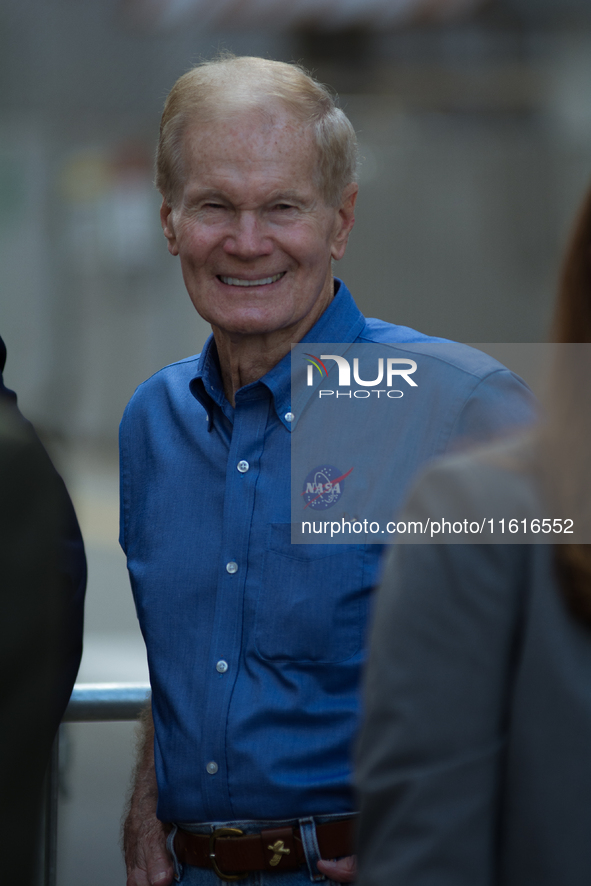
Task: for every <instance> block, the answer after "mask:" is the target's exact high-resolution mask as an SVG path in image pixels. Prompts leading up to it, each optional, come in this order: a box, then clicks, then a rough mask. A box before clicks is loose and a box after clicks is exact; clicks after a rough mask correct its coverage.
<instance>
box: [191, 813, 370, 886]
mask: <svg viewBox="0 0 591 886" xmlns="http://www.w3.org/2000/svg"><path fill="white" fill-rule="evenodd" d="M354 828H355V819H354V818H346V819H339V820H338V821H329V822H325V823H324V824H317V825H316V838H317V840H318V848H319V850H320V855H321V857H322V858H341V857H342V856H344V855H352V854H353V852H354V848H353V835H354ZM174 851H175V853H176V856H177V858H178V860H179V861H180V862H181V863H182V864H188V865H193V866H194V867H198V868H210V869H213V870H214V871H215V873H216V874H217V875H218V877H219V878H220V879H221V880H239V879H242V877H245V876H247V875H248V873H249V872H250V871H266V870H269V871H287V870H295V869H296V868H298V867H299V866H300V865H301V864H303V863H304V862H305V860H306V858H305V855H304V846H303V843H302V838H301V835H300V829H299V828H298V827H282V828H268V829H266V830H263V831H261V832H260V833H258V834H244V833H243V832H242V831H241V830H239V829H238V828H217V830H215V831H213V833H212V834H189V833H188V832H187V831H182V830H180V829H179V830H178V831H177V832H176V834H175V838H174Z"/></svg>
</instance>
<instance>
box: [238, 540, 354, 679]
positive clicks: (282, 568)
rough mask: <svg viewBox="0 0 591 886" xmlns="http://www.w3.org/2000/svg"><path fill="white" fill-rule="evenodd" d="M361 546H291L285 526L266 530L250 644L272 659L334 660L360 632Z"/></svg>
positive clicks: (347, 652) (347, 654)
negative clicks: (266, 538) (265, 546)
mask: <svg viewBox="0 0 591 886" xmlns="http://www.w3.org/2000/svg"><path fill="white" fill-rule="evenodd" d="M364 558H365V549H364V547H363V545H292V544H291V526H290V524H289V523H272V524H271V525H270V526H269V536H268V543H267V550H266V553H265V559H264V563H263V576H262V581H261V583H260V590H259V596H258V601H257V611H256V622H255V643H256V647H257V651H258V652H259V654H260V655H261V656H262V658H265V659H268V660H271V661H314V662H335V661H343V660H344V659H347V658H351V657H352V656H353V655H355V653H356V652H358V650H359V648H360V646H361V643H362V641H363V637H364V633H365V622H366V618H367V614H366V613H367V600H366V597H367V589H365V588H364V587H363V573H364Z"/></svg>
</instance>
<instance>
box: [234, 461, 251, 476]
mask: <svg viewBox="0 0 591 886" xmlns="http://www.w3.org/2000/svg"><path fill="white" fill-rule="evenodd" d="M249 467H250V465H249V463H248V462H247V461H244V459H242V461H239V462H238V465H237V468H238V470H239V471H240V473H241V474H246V472H247V470H248V469H249Z"/></svg>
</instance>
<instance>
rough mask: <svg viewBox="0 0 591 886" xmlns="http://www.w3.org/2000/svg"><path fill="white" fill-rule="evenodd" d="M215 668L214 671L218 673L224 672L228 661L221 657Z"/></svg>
mask: <svg viewBox="0 0 591 886" xmlns="http://www.w3.org/2000/svg"><path fill="white" fill-rule="evenodd" d="M215 669H216V671H219V673H220V674H225V673H226V671H227V670H228V662H227V661H224V659H223V658H221V659H220V660H219V661H218V663H217V664H216V666H215Z"/></svg>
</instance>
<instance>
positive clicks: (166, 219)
mask: <svg viewBox="0 0 591 886" xmlns="http://www.w3.org/2000/svg"><path fill="white" fill-rule="evenodd" d="M160 224H161V225H162V230H163V231H164V236H165V237H166V239H167V240H168V251H169V252H170V254H171V255H178V254H179V248H178V246H177V242H176V234H175V231H174V224H173V218H172V206H170V205H169V204H168V203H167V202H166V199H165V198H164V199H163V200H162V206H161V207H160Z"/></svg>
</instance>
